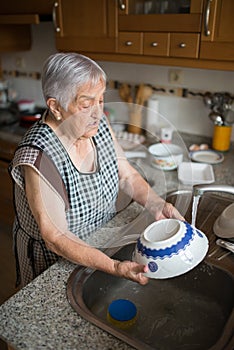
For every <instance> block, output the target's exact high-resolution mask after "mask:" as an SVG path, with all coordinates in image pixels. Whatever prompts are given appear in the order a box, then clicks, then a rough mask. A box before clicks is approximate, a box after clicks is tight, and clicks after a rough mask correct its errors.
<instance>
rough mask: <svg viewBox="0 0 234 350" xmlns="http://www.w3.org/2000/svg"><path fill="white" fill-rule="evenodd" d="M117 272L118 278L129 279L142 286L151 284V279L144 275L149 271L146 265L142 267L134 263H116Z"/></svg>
mask: <svg viewBox="0 0 234 350" xmlns="http://www.w3.org/2000/svg"><path fill="white" fill-rule="evenodd" d="M115 271H116V275H117V276H119V277H124V278H127V279H129V280H132V281H134V282H138V283H140V284H142V285H145V284H147V283H148V282H149V278H148V277H146V276H144V275H143V274H144V273H145V272H147V271H148V267H147V266H146V265H140V264H138V263H136V262H133V261H115Z"/></svg>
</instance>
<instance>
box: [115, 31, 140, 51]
mask: <svg viewBox="0 0 234 350" xmlns="http://www.w3.org/2000/svg"><path fill="white" fill-rule="evenodd" d="M118 52H119V53H127V54H135V55H142V54H143V33H131V32H120V33H119V37H118Z"/></svg>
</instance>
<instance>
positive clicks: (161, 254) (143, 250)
mask: <svg viewBox="0 0 234 350" xmlns="http://www.w3.org/2000/svg"><path fill="white" fill-rule="evenodd" d="M184 223H185V225H186V232H185V235H184V237H183V238H182V239H181V240H180V241H179V242H177V243H176V244H173V245H172V246H171V247H167V248H164V249H150V248H147V247H145V246H144V245H143V244H142V243H141V242H140V238H139V239H138V241H137V249H138V252H139V253H140V254H141V255H142V256H143V255H144V256H146V257H148V258H149V257H150V258H153V259H158V258H159V259H164V258H166V257H169V258H170V257H171V256H173V255H176V254H179V252H180V251H181V250H184V249H185V248H186V247H187V246H189V245H190V242H191V241H192V240H193V239H194V235H195V234H198V235H199V237H201V238H203V235H202V234H201V232H200V231H199V230H197V229H195V228H193V227H192V226H191V225H190V224H188V223H187V222H184Z"/></svg>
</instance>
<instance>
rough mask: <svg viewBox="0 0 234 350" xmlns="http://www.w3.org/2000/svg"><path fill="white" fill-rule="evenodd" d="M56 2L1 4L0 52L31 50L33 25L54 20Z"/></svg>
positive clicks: (26, 0) (10, 1) (10, 0)
mask: <svg viewBox="0 0 234 350" xmlns="http://www.w3.org/2000/svg"><path fill="white" fill-rule="evenodd" d="M53 4H54V0H34V1H31V0H21V1H18V0H7V1H1V4H0V52H11V51H25V50H30V49H31V24H38V23H40V20H41V18H42V17H44V18H45V16H49V18H50V19H52V11H53Z"/></svg>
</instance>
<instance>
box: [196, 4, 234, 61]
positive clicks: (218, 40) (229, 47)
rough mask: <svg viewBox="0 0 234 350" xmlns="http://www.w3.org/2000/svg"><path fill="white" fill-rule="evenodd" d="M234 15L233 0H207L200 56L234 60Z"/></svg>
mask: <svg viewBox="0 0 234 350" xmlns="http://www.w3.org/2000/svg"><path fill="white" fill-rule="evenodd" d="M206 14H207V15H206ZM233 15H234V1H233V0H212V1H210V0H206V2H205V7H204V25H203V32H202V40H201V48H200V58H203V59H212V60H225V61H233V60H234V20H233Z"/></svg>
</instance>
